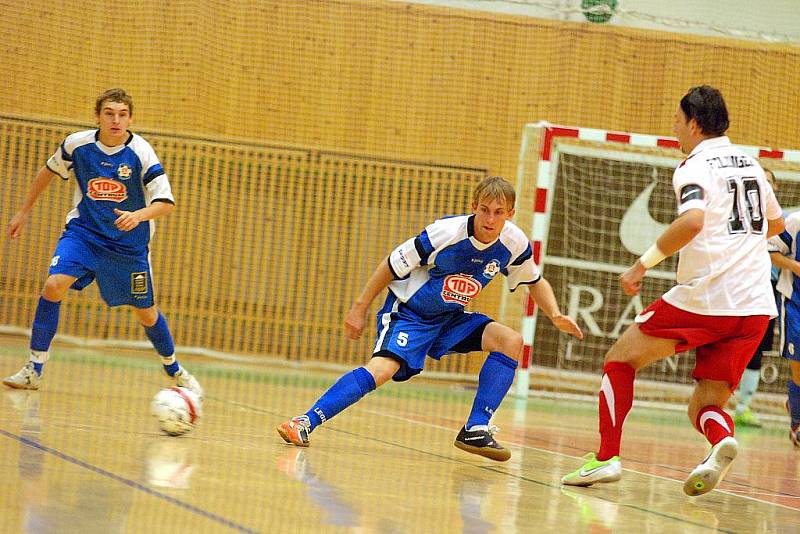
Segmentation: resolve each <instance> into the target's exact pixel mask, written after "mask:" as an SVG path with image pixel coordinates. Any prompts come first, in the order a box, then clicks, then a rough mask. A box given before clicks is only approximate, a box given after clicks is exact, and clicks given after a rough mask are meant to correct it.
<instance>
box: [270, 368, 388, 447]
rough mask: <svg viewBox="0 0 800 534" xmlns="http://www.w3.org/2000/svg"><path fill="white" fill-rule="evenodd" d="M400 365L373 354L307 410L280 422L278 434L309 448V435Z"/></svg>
mask: <svg viewBox="0 0 800 534" xmlns="http://www.w3.org/2000/svg"><path fill="white" fill-rule="evenodd" d="M399 368H400V363H399V362H398V361H397V360H395V359H393V358H388V357H384V356H375V357H373V358H372V359H371V360H370V361H369V363H367V365H366V366H364V367H358V368H357V369H353V370H352V371H350V372H349V373H347V374H345V375H342V376H341V377H340V378H339V380H337V381H336V382H335V383H334V384H333V385H332V386H331V387H330V388H329V389H328V391H326V392H325V393H323V394H322V396H321V397H320V398H319V399H317V402H315V403H314V404H313V405H312V406H311V408H310V409H309V410H308V411H307V412H306V413H304V414H303V415H298V416H297V417H293V418H292V419H290V420H289V421H286V422H284V423H281V424H280V425H278V426H277V428H276V430H277V431H278V434H280V436H281V437H282V438H283V440H284V441H286V443H292V444H294V445H297V446H298V447H308V445H309V434H311V432H313V431H314V429H315V428H317V427H318V426H319V425H321V424H322V423H324V422H326V421H328V420H330V419H331V418H333V417H334V416H335V415H337V414H339V413H341V412H342V411H343V410H345V409H346V408H347V407H349V406H352V405H353V404H355V403H356V402H358V401H359V400H361V398H362V397H364V396H365V395H366V394H367V393H369V392H371V391H373V390H375V388H377V387H379V386H381V385H383V384H384V383H386V381H387V380H389V379H390V378H392V376H394V374H395V373H396V372H397V370H398V369H399Z"/></svg>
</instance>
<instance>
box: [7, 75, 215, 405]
mask: <svg viewBox="0 0 800 534" xmlns="http://www.w3.org/2000/svg"><path fill="white" fill-rule="evenodd" d="M95 116H96V120H97V124H98V128H96V129H92V130H85V131H81V132H77V133H73V134H72V135H69V136H68V137H67V138H66V139H65V140H64V142H63V143H62V144H61V146H60V147H59V148H58V149H57V150H56V152H55V153H54V154H53V155H52V156H51V157H50V158H49V159H48V160H47V163H46V164H45V165H44V166H43V167H42V168H41V169H40V170H39V173H38V174H37V176H36V178H35V180H34V181H33V184H32V185H31V188H30V191H29V192H28V194H27V196H26V197H25V200H24V202H23V204H22V207H21V208H20V210H19V211H18V212H17V213H16V215H14V217H13V218H12V219H11V222H10V223H9V235H10V237H11V238H12V239H15V238H18V237H19V236H20V235H22V231H23V228H24V227H25V224H26V222H27V219H28V215H29V214H30V211H31V209H32V208H33V205H34V203H35V202H36V199H37V198H39V195H41V193H42V192H43V191H44V190H45V189H46V188H47V186H48V185H50V182H51V181H52V180H53V178H54V177H55V176H59V177H60V178H62V179H64V180H68V179H69V178H70V176H74V178H75V181H76V188H75V193H74V197H73V198H74V202H75V206H74V208H73V209H72V210H71V211H70V212H69V213H68V214H67V223H66V227H65V229H64V233H63V234H62V235H61V238H60V239H59V241H58V244H57V245H56V249H55V252H54V253H53V257H52V259H51V260H50V270H49V273H48V277H47V280H46V281H45V283H44V289H43V290H42V294H41V296H40V297H39V303H38V305H37V307H36V313H35V315H34V319H33V325H32V332H31V343H30V349H31V354H30V361H28V363H26V364H25V365H24V366H23V367H22V369H21V370H20V371H19V372H17V373H16V374H14V375H12V376H9V377H7V378H5V379H4V380H3V383H4V384H5V385H7V386H10V387H12V388H18V389H39V385H40V383H41V381H42V370H43V366H44V364H45V362H46V361H47V359H48V356H49V350H50V343H51V341H52V340H53V337H54V336H55V334H56V330H57V328H58V319H59V308H60V304H61V300H62V299H63V298H64V297H65V296H66V293H67V290H68V289H70V288H72V289H76V290H81V289H83V288H84V287H86V286H88V285H89V284H91V283H92V282H93V281H96V282H97V285H98V287H99V289H100V295H101V296H102V298H103V300H104V301H105V302H106V304H108V305H109V306H121V305H129V306H131V307H132V309H133V312H134V314H135V315H136V317H137V319H138V320H139V322H140V323H141V324H142V326H144V330H145V333H146V334H147V337H148V338H150V341H151V342H152V343H153V347H155V349H156V351H157V352H158V353H159V355H160V356H161V359H162V363H163V365H164V370H165V371H166V372H167V374H168V375H169V376H171V377H173V378H174V379H175V382H176V383H177V385H178V386H182V387H186V388H188V389H191V390H192V391H194V392H195V393H197V394H198V396H200V397H202V393H203V391H202V388H201V387H200V385H199V384H198V382H197V380H196V379H195V378H194V377H193V376H192V375H190V374H189V373H188V372H187V371H186V370H185V369H184V368H183V367H181V366H180V365H179V364H178V362H177V361H176V359H175V346H174V343H173V340H172V334H171V333H170V330H169V327H168V326H167V321H166V320H165V319H164V316H163V315H162V314H161V312H160V311H159V310H158V308H157V307H156V305H155V303H154V297H153V285H152V272H151V268H150V259H149V243H150V238H151V236H152V234H153V231H154V226H153V223H152V220H153V219H155V218H157V217H161V216H163V215H167V214H168V213H170V212H171V211H172V210H173V208H174V207H175V200H174V198H173V196H172V190H171V188H170V184H169V180H168V179H167V175H166V174H165V172H164V169H163V168H162V166H161V163H160V161H159V160H158V157H157V156H156V153H155V152H154V151H153V148H152V147H151V146H150V144H149V143H148V142H147V141H145V140H144V139H143V138H142V137H140V136H139V135H136V134H134V133H131V132H130V131H129V130H128V126H129V125H130V124H131V121H132V117H133V99H132V98H131V96H130V95H128V94H127V93H126V92H125V91H124V90H122V89H109V90H108V91H105V92H104V93H103V94H101V95H100V96H99V97H97V101H96V103H95Z"/></svg>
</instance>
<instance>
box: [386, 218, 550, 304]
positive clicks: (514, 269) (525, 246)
mask: <svg viewBox="0 0 800 534" xmlns="http://www.w3.org/2000/svg"><path fill="white" fill-rule="evenodd" d="M473 224H474V215H458V216H455V217H448V218H444V219H439V220H437V221H435V222H433V223H432V224H430V225H428V226H427V227H426V228H425V230H423V231H422V233H420V234H419V235H418V236H416V237H413V238H411V239H409V240H408V241H406V242H405V243H402V244H401V245H400V246H398V247H397V248H395V249H394V250H393V251H392V253H391V254H390V255H389V260H388V261H389V268H390V269H391V271H392V274H393V275H394V277H395V280H394V281H392V282H391V283H390V284H389V290H390V291H391V293H390V295H389V298H391V297H392V295H394V296H395V297H396V298H397V300H398V301H399V302H402V303H404V304H405V305H406V306H408V307H409V308H411V309H412V310H413V311H414V312H415V313H417V314H418V315H420V316H423V317H434V316H438V315H442V314H447V313H452V312H457V311H463V310H464V306H466V305H467V304H469V303H470V301H471V300H472V299H474V298H475V297H477V296H478V294H479V293H480V292H481V290H482V289H483V288H484V287H485V286H486V285H487V284H488V283H489V282H491V281H492V280H493V279H494V277H495V276H496V275H498V274H503V275H504V276H506V277H507V279H508V286H509V289H511V291H514V290H515V289H516V288H517V286H518V285H519V284H534V283H536V282H538V281H539V279H540V278H541V275H540V273H539V269H538V267H537V266H536V264H535V263H534V262H533V251H532V250H531V244H530V241H529V240H528V238H527V236H526V235H525V233H524V232H523V231H522V230H520V229H519V227H517V226H516V225H515V224H514V223H512V222H510V221H506V223H505V225H504V226H503V230H502V232H500V237H499V238H498V239H496V240H495V241H493V242H492V243H481V242H480V241H478V240H477V239H476V238H475V237H474V228H473Z"/></svg>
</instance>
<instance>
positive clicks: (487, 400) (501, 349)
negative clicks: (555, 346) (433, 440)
mask: <svg viewBox="0 0 800 534" xmlns="http://www.w3.org/2000/svg"><path fill="white" fill-rule="evenodd" d="M482 330H483V334H482V343H481V344H482V348H483V349H484V350H487V351H490V352H489V355H488V356H487V357H486V361H485V362H484V363H483V367H481V371H480V374H479V375H478V390H477V391H476V393H475V400H474V401H473V403H472V410H471V411H470V414H469V418H468V419H467V422H466V424H465V425H464V426H463V427H462V428H461V431H459V433H458V435H457V436H456V439H455V441H454V443H453V444H454V445H455V446H456V447H458V448H459V449H461V450H463V451H466V452H470V453H472V454H478V455H480V456H484V457H486V458H490V459H492V460H497V461H499V462H505V461H506V460H508V459H509V458H511V451H510V450H508V449H506V448H505V447H503V446H502V445H500V444H499V443H498V442H497V440H495V439H494V433H495V429H494V427H490V425H489V421H490V419H491V418H492V416H493V415H494V413H495V411H496V410H497V408H498V407H499V406H500V403H501V402H502V401H503V399H504V398H505V396H506V393H508V390H509V388H510V387H511V384H512V383H513V382H514V373H515V371H516V369H517V359H518V358H519V355H520V354H521V352H522V336H521V335H520V334H519V333H518V332H516V331H514V330H512V329H511V328H509V327H507V326H505V325H502V324H500V323H496V322H491V323H489V324H487V325H486V326H485V328H483V329H482Z"/></svg>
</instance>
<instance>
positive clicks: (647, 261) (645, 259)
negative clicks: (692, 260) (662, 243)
mask: <svg viewBox="0 0 800 534" xmlns="http://www.w3.org/2000/svg"><path fill="white" fill-rule="evenodd" d="M666 257H667V255H666V254H664V253H663V252H661V249H660V248H658V245H656V244H655V243H653V246H651V247H650V248H648V249H647V250H646V251H645V253H644V254H642V257H641V258H639V261H640V262H641V264H642V265H644V268H645V269H649V268H651V267H655V266H656V265H658V264H659V263H661V262H662V261H664V259H665V258H666Z"/></svg>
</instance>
